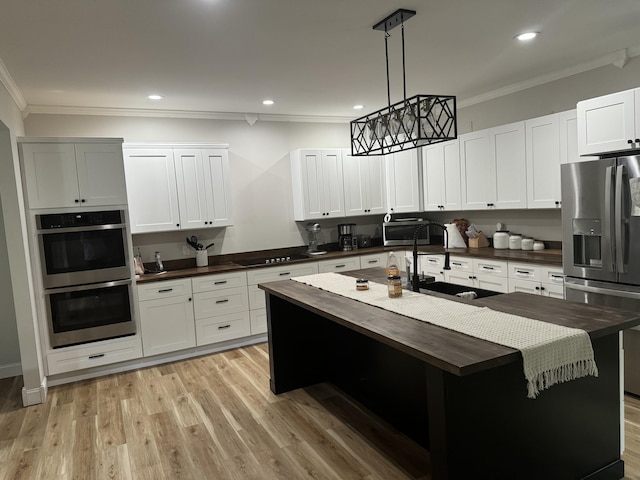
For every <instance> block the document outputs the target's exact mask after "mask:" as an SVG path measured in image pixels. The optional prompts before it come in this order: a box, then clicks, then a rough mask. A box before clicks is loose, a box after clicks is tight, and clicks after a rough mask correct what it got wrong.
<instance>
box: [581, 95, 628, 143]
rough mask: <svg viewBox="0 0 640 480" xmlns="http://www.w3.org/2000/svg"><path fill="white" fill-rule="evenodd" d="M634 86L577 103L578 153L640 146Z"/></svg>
mask: <svg viewBox="0 0 640 480" xmlns="http://www.w3.org/2000/svg"><path fill="white" fill-rule="evenodd" d="M638 96H639V91H638V89H635V90H625V91H623V92H617V93H612V94H610V95H604V96H602V97H596V98H590V99H588V100H583V101H581V102H578V105H577V115H578V153H579V154H580V155H598V154H604V153H608V152H618V151H624V150H629V149H634V148H640V139H639V137H640V134H639V133H638V130H639V129H640V124H638V123H637V119H638V116H639V115H640V112H639V111H638V110H639V109H638V108H637V107H638V104H639V103H640V98H638Z"/></svg>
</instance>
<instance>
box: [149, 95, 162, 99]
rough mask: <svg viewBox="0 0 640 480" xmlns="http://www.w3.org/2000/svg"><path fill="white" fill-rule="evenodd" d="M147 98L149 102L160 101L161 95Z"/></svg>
mask: <svg viewBox="0 0 640 480" xmlns="http://www.w3.org/2000/svg"><path fill="white" fill-rule="evenodd" d="M147 98H148V99H149V100H162V95H149V96H148V97H147Z"/></svg>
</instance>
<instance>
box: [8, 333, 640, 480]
mask: <svg viewBox="0 0 640 480" xmlns="http://www.w3.org/2000/svg"><path fill="white" fill-rule="evenodd" d="M268 379H269V364H268V350H267V346H266V344H261V345H256V346H252V347H247V348H242V349H238V350H232V351H228V352H224V353H219V354H215V355H210V356H206V357H200V358H196V359H192V360H187V361H182V362H177V363H173V364H169V365H163V366H159V367H152V368H147V369H142V370H138V371H135V372H128V373H122V374H116V375H110V376H107V377H102V378H98V379H93V380H86V381H83V382H78V383H74V384H69V385H62V386H58V387H52V388H50V389H49V398H48V401H47V404H46V405H35V406H32V407H28V408H22V406H21V397H20V388H21V385H22V382H21V378H20V377H15V378H10V379H4V380H0V479H1V480H9V479H10V480H17V479H38V480H39V479H78V480H89V479H129V478H131V479H153V480H162V479H171V480H174V479H207V480H227V479H229V480H235V479H242V480H244V479H260V480H269V479H290V480H298V479H304V478H307V479H322V480H324V479H335V480H347V479H353V480H358V479H366V480H376V479H379V480H391V479H393V480H396V479H397V480H402V479H429V478H430V475H429V454H428V452H426V451H424V450H423V449H421V448H420V447H418V446H417V445H415V444H414V443H413V442H411V441H409V440H407V439H406V438H405V437H404V436H402V435H401V434H399V433H398V432H396V431H395V430H393V429H392V428H390V427H389V426H388V425H386V424H384V423H383V422H381V421H380V420H378V419H376V418H375V417H373V416H371V415H369V414H368V413H367V412H365V411H363V410H362V409H361V408H359V407H358V405H356V404H354V403H352V402H351V401H350V400H349V399H347V398H346V397H344V396H343V395H342V394H341V393H340V392H339V391H337V390H335V389H333V388H332V387H331V386H329V385H319V386H315V387H313V388H308V389H303V390H297V391H294V392H289V393H287V394H283V395H279V396H275V395H273V394H272V393H271V392H270V390H269V387H268V384H269V382H268ZM625 414H626V417H627V420H626V432H627V434H626V444H627V451H626V452H625V455H624V459H625V462H626V473H627V476H626V477H625V478H627V479H638V480H640V400H639V399H637V398H634V397H627V398H626V405H625ZM478 478H489V477H478Z"/></svg>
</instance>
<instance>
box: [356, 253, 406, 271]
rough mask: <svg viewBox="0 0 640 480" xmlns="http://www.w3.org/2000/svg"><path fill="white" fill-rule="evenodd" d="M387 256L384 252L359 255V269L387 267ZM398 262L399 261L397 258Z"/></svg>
mask: <svg viewBox="0 0 640 480" xmlns="http://www.w3.org/2000/svg"><path fill="white" fill-rule="evenodd" d="M387 258H388V255H387V253H386V252H382V253H369V254H367V255H360V268H375V267H382V268H386V266H387ZM398 260H401V259H400V258H398Z"/></svg>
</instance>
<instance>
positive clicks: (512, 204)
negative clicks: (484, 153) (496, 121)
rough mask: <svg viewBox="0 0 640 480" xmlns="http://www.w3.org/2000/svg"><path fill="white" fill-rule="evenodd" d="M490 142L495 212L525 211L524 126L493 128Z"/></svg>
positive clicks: (511, 124) (520, 123)
mask: <svg viewBox="0 0 640 480" xmlns="http://www.w3.org/2000/svg"><path fill="white" fill-rule="evenodd" d="M489 138H490V144H489V146H490V148H489V152H490V157H491V159H492V163H491V177H492V178H493V179H494V181H495V183H493V188H494V189H495V193H494V192H491V193H493V194H494V198H495V206H496V208H527V166H526V159H525V139H524V122H516V123H510V124H508V125H501V126H499V127H495V128H492V129H491V130H490V133H489Z"/></svg>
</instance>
